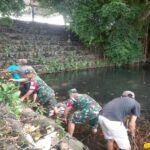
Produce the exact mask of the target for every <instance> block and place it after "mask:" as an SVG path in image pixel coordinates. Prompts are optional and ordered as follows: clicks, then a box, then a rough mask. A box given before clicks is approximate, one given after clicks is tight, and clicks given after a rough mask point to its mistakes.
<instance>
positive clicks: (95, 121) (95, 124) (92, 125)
mask: <svg viewBox="0 0 150 150" xmlns="http://www.w3.org/2000/svg"><path fill="white" fill-rule="evenodd" d="M89 126H90V128H92V133H93V134H96V133H97V128H98V117H95V118H93V119H91V120H89Z"/></svg>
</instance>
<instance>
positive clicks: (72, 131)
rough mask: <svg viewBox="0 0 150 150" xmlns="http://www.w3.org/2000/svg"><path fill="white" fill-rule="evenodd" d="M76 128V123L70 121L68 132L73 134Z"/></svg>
mask: <svg viewBox="0 0 150 150" xmlns="http://www.w3.org/2000/svg"><path fill="white" fill-rule="evenodd" d="M74 130H75V123H73V122H69V123H68V132H69V134H70V135H71V136H73V134H74Z"/></svg>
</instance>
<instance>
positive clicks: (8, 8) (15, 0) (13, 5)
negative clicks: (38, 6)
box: [0, 0, 24, 15]
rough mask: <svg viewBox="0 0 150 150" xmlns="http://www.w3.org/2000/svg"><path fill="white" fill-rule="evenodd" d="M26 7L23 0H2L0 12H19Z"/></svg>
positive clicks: (0, 0)
mask: <svg viewBox="0 0 150 150" xmlns="http://www.w3.org/2000/svg"><path fill="white" fill-rule="evenodd" d="M23 8H24V1H23V0H0V14H2V15H11V14H17V13H18V12H20V11H21V10H22V9H23Z"/></svg>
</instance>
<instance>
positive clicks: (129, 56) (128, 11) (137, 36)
mask: <svg viewBox="0 0 150 150" xmlns="http://www.w3.org/2000/svg"><path fill="white" fill-rule="evenodd" d="M39 2H40V3H41V5H42V6H43V7H46V8H48V7H49V8H50V9H52V8H53V9H55V11H56V12H59V13H61V14H62V15H63V16H64V18H65V20H66V22H67V23H69V24H70V29H71V30H72V31H74V32H75V33H76V34H77V35H79V37H80V39H81V40H82V41H84V43H85V44H86V45H87V46H90V47H96V48H97V49H99V50H100V51H103V55H104V56H106V57H107V58H108V59H109V60H110V61H111V62H112V63H114V64H116V65H119V66H120V65H123V64H127V63H130V62H132V61H135V60H137V59H138V60H139V59H142V57H143V47H142V43H141V41H142V40H141V39H142V38H144V32H145V25H146V24H145V20H144V21H143V22H140V21H139V18H140V16H141V15H142V14H144V12H146V11H145V10H148V5H149V3H146V2H145V1H143V0H132V1H131V0H39ZM148 12H149V11H148ZM146 14H148V13H146ZM145 16H146V15H145ZM146 17H147V16H146Z"/></svg>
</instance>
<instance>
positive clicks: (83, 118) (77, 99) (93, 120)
mask: <svg viewBox="0 0 150 150" xmlns="http://www.w3.org/2000/svg"><path fill="white" fill-rule="evenodd" d="M69 101H70V103H71V106H72V107H73V108H75V109H76V110H80V111H76V112H74V113H73V115H72V117H71V119H70V122H73V123H75V124H83V123H86V122H88V123H89V125H90V127H91V128H96V125H97V121H98V118H97V117H98V114H99V111H100V110H101V106H100V105H99V104H98V103H97V102H96V101H95V100H94V99H93V98H91V97H90V96H88V95H86V94H78V93H77V94H75V95H74V96H73V97H72V98H70V99H69Z"/></svg>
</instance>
